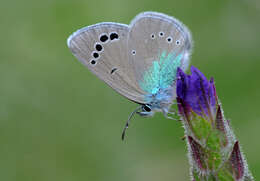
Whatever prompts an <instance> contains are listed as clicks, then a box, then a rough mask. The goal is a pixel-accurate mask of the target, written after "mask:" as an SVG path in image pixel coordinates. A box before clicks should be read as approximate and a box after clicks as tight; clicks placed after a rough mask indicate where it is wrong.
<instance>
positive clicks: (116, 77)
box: [68, 23, 144, 103]
mask: <svg viewBox="0 0 260 181" xmlns="http://www.w3.org/2000/svg"><path fill="white" fill-rule="evenodd" d="M128 33H129V28H128V26H127V25H123V24H117V23H100V24H96V25H92V26H89V27H85V28H83V29H80V30H78V31H77V32H75V33H74V34H72V35H71V36H70V37H69V39H68V46H69V48H70V50H71V51H72V53H73V54H74V55H75V56H76V57H77V59H78V60H80V61H81V62H82V63H83V64H84V65H86V66H87V67H88V68H89V70H90V71H91V72H93V73H94V74H95V75H97V76H98V77H99V78H100V79H101V80H103V81H105V82H106V83H107V84H108V85H109V86H111V87H112V88H113V89H115V90H116V91H117V92H118V93H120V94H121V95H123V96H125V97H127V98H128V99H130V100H132V101H134V102H137V103H144V102H143V93H142V90H141V89H139V87H138V86H137V82H136V79H135V76H134V71H133V68H132V64H130V63H129V61H128V56H127V37H128Z"/></svg>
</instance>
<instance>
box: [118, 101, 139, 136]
mask: <svg viewBox="0 0 260 181" xmlns="http://www.w3.org/2000/svg"><path fill="white" fill-rule="evenodd" d="M140 109H142V106H140V107H137V108H136V109H135V110H134V111H133V112H132V113H131V114H130V116H129V117H128V120H127V121H126V124H125V127H124V129H123V132H122V140H123V141H124V139H125V133H126V129H127V128H128V127H129V123H130V120H131V119H132V117H133V116H134V115H135V113H137V112H138V111H139V110H140Z"/></svg>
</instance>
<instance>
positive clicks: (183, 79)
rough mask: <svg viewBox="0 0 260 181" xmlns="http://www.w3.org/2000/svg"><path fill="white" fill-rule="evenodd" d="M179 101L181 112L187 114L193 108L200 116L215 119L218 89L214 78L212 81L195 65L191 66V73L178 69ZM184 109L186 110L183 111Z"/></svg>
mask: <svg viewBox="0 0 260 181" xmlns="http://www.w3.org/2000/svg"><path fill="white" fill-rule="evenodd" d="M176 91H177V101H178V103H179V104H181V106H179V110H180V113H181V114H183V113H185V114H187V113H189V112H190V111H191V110H193V111H194V112H195V113H197V114H198V115H200V116H207V117H209V118H210V119H213V116H214V115H215V113H216V100H217V96H216V91H215V85H214V81H213V79H211V80H210V81H208V80H207V78H206V77H205V76H204V75H203V74H202V73H201V72H200V71H199V70H198V69H197V68H195V67H193V66H192V67H191V75H187V74H185V73H184V72H183V71H182V70H181V69H180V68H178V71H177V90H176ZM183 111H184V112H183Z"/></svg>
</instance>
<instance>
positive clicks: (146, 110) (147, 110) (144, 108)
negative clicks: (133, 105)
mask: <svg viewBox="0 0 260 181" xmlns="http://www.w3.org/2000/svg"><path fill="white" fill-rule="evenodd" d="M143 110H144V111H145V112H151V110H152V109H151V107H150V106H149V105H144V106H143Z"/></svg>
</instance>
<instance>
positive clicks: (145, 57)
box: [128, 12, 191, 94]
mask: <svg viewBox="0 0 260 181" xmlns="http://www.w3.org/2000/svg"><path fill="white" fill-rule="evenodd" d="M190 50H191V36H190V33H189V31H188V29H187V28H186V27H185V26H183V25H182V24H181V23H180V22H179V21H177V20H175V19H174V18H171V17H169V16H167V15H164V14H161V13H154V12H146V13H142V14H140V15H137V16H136V18H135V19H134V20H133V21H132V22H131V24H130V30H129V35H128V56H129V60H130V61H132V63H133V65H134V71H135V76H136V79H137V80H138V84H139V86H140V88H141V89H142V90H144V91H145V92H147V93H149V94H155V93H156V92H157V91H158V90H159V89H164V88H167V87H169V86H175V84H174V82H175V80H176V77H175V76H176V71H177V67H181V68H182V69H186V67H187V66H188V63H189V54H190Z"/></svg>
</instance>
